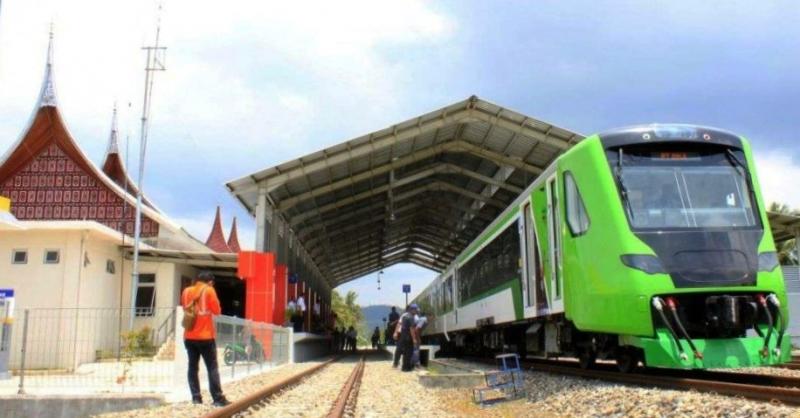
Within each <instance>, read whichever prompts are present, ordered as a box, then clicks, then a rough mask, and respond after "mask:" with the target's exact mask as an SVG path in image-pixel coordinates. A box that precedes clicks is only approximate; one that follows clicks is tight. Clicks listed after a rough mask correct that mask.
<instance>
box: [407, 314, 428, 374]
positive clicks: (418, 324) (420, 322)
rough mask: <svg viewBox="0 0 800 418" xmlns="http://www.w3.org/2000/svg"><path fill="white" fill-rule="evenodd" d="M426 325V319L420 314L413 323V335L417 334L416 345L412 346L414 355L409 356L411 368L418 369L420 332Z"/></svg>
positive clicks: (420, 343) (420, 342)
mask: <svg viewBox="0 0 800 418" xmlns="http://www.w3.org/2000/svg"><path fill="white" fill-rule="evenodd" d="M426 325H428V318H427V317H426V316H425V315H424V314H423V313H422V312H420V313H419V314H418V315H417V316H416V320H415V321H414V333H416V334H417V343H416V344H415V345H414V354H413V355H412V356H411V366H412V367H419V366H420V362H419V349H420V346H421V345H422V330H423V329H425V326H426Z"/></svg>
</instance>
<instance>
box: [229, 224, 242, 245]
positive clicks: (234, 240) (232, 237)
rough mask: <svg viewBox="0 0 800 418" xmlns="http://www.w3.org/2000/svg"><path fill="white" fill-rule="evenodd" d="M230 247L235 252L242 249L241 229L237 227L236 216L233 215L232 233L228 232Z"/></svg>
mask: <svg viewBox="0 0 800 418" xmlns="http://www.w3.org/2000/svg"><path fill="white" fill-rule="evenodd" d="M228 248H229V249H230V250H231V252H233V253H238V252H239V251H241V250H242V247H240V246H239V231H238V230H237V228H236V217H235V216H234V217H233V224H232V225H231V233H230V234H228Z"/></svg>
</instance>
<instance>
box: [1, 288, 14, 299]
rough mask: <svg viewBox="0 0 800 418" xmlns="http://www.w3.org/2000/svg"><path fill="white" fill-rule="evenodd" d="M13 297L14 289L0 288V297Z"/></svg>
mask: <svg viewBox="0 0 800 418" xmlns="http://www.w3.org/2000/svg"><path fill="white" fill-rule="evenodd" d="M13 297H14V289H0V298H2V299H7V298H13Z"/></svg>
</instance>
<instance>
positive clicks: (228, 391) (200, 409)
mask: <svg viewBox="0 0 800 418" xmlns="http://www.w3.org/2000/svg"><path fill="white" fill-rule="evenodd" d="M321 362H322V361H316V362H307V363H297V364H289V365H285V366H281V367H278V368H276V369H274V370H270V371H268V372H265V373H262V374H260V375H257V376H252V377H248V378H245V379H242V380H239V381H236V382H232V383H228V384H226V385H224V386H223V391H224V392H225V396H226V397H227V398H228V399H229V400H231V401H234V400H237V399H241V398H243V397H245V396H247V395H249V394H250V393H252V392H255V391H256V390H258V389H260V388H263V387H264V386H267V385H270V384H273V383H275V382H277V381H279V380H283V379H286V378H288V377H290V376H293V375H295V374H297V373H300V372H302V371H303V370H307V369H309V368H311V367H314V366H316V365H318V364H320V363H321ZM201 367H203V365H202V364H201ZM203 401H204V403H203V405H194V404H192V403H191V402H176V403H171V404H167V405H162V406H159V407H155V408H148V409H136V410H132V411H125V412H114V413H109V414H103V415H98V417H102V418H140V417H141V418H183V417H186V418H189V417H199V416H202V415H204V414H206V413H208V412H209V411H211V410H212V409H214V407H213V406H211V397H210V395H209V394H208V392H207V391H203Z"/></svg>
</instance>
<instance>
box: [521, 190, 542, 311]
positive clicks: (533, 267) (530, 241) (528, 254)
mask: <svg viewBox="0 0 800 418" xmlns="http://www.w3.org/2000/svg"><path fill="white" fill-rule="evenodd" d="M522 213H523V217H522V219H523V222H522V223H521V228H522V238H523V239H522V242H523V252H522V254H523V255H522V257H523V259H524V260H523V264H524V267H525V274H524V275H523V280H522V294H523V296H522V297H523V303H524V305H525V317H526V318H529V317H533V316H536V315H537V313H538V312H539V311H540V310H542V309H545V308H547V297H546V296H545V293H544V277H542V269H541V265H542V264H541V259H540V258H541V254H540V253H539V243H538V242H537V238H538V236H537V234H536V226H535V225H534V217H533V212H532V210H531V204H530V203H526V204H525V205H524V206H523V207H522Z"/></svg>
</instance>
